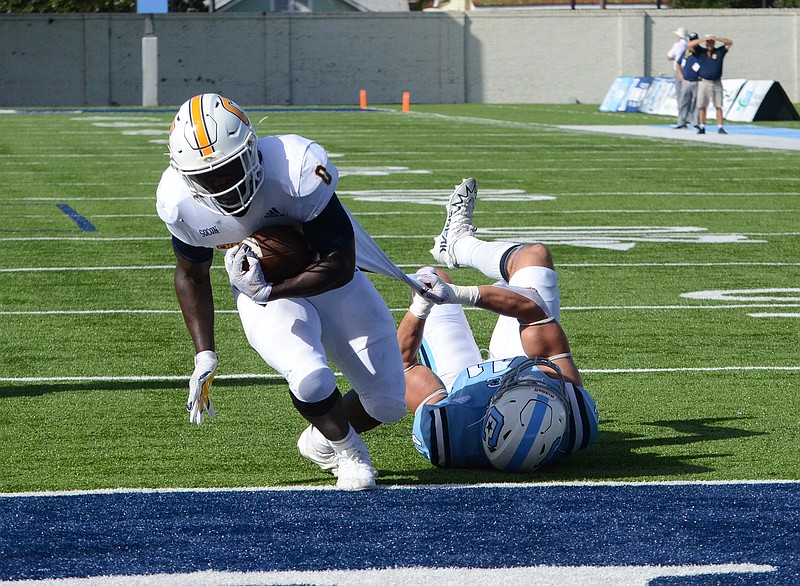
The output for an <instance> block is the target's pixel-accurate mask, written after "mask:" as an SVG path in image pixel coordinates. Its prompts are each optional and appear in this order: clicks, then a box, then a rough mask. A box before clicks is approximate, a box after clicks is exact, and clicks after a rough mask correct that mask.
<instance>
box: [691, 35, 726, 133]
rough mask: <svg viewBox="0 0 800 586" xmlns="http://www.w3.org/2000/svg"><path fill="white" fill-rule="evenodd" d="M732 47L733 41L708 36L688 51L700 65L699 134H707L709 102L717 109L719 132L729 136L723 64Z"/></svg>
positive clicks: (696, 41)
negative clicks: (724, 111) (724, 121)
mask: <svg viewBox="0 0 800 586" xmlns="http://www.w3.org/2000/svg"><path fill="white" fill-rule="evenodd" d="M717 43H722V46H720V47H717ZM732 45H733V41H732V40H730V39H726V38H724V37H717V36H714V35H706V36H705V37H703V38H702V39H695V40H694V41H690V42H689V45H688V49H687V50H690V51H694V52H695V57H696V58H697V61H698V63H699V64H700V69H699V71H698V74H699V75H700V79H699V81H698V85H697V111H698V118H699V122H700V128H699V129H698V130H697V133H698V134H705V133H706V108H708V103H709V101H711V102H712V103H713V104H714V108H716V114H717V129H718V132H719V133H720V134H728V133H727V132H726V131H725V128H723V126H722V62H723V60H724V59H725V55H727V54H728V51H730V48H731V46H732ZM698 47H700V50H698ZM702 49H705V50H704V51H703V50H702Z"/></svg>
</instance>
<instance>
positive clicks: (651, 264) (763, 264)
mask: <svg viewBox="0 0 800 586" xmlns="http://www.w3.org/2000/svg"><path fill="white" fill-rule="evenodd" d="M0 240H2V239H0ZM21 240H30V239H29V238H25V239H21ZM420 264H422V263H405V264H398V265H397V266H399V267H400V268H415V269H416V268H417V267H419V265H420ZM434 264H435V263H434ZM439 266H441V265H439ZM797 266H800V262H764V261H753V262H748V261H731V262H574V263H559V264H558V266H557V267H556V268H560V267H569V268H605V267H619V268H624V267H632V268H640V267H797ZM174 268H175V265H174V264H171V265H143V266H109V267H8V268H0V273H27V272H44V271H53V272H69V271H149V270H171V269H174ZM211 268H212V269H223V268H225V267H223V266H222V265H218V266H212V267H211Z"/></svg>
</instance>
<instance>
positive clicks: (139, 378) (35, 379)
mask: <svg viewBox="0 0 800 586" xmlns="http://www.w3.org/2000/svg"><path fill="white" fill-rule="evenodd" d="M746 371H747V372H753V371H770V372H798V371H800V365H797V366H791V365H789V366H759V365H752V366H686V367H674V368H670V367H665V368H582V369H581V372H582V373H584V374H659V373H672V372H746ZM335 374H336V376H342V373H341V372H336V373H335ZM214 378H215V380H242V379H254V378H255V379H259V378H261V379H279V380H283V376H281V375H279V374H275V373H250V374H247V373H240V374H218V375H217V376H216V377H214ZM188 380H189V377H188V376H185V375H181V376H176V375H163V376H158V375H130V376H126V375H123V376H44V377H39V376H31V377H0V383H59V382H64V383H69V382H90V383H91V382H153V381H155V382H160V381H164V382H173V381H188Z"/></svg>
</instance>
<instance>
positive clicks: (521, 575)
mask: <svg viewBox="0 0 800 586" xmlns="http://www.w3.org/2000/svg"><path fill="white" fill-rule="evenodd" d="M777 571H778V568H777V567H776V566H770V565H763V564H748V563H731V564H686V565H677V564H676V565H657V566H645V565H641V566H633V565H631V566H614V565H609V566H600V565H598V566H546V565H540V566H517V567H510V568H464V567H454V566H450V567H444V568H430V567H424V566H411V567H392V568H370V569H367V570H283V571H272V572H265V571H255V572H230V571H217V570H205V571H199V572H189V573H177V574H138V575H112V576H92V577H89V578H59V579H55V580H13V581H8V582H0V585H6V586H41V585H43V584H48V585H53V586H151V585H153V586H155V585H158V586H185V585H187V584H191V585H193V586H219V585H222V584H224V585H225V586H252V585H254V584H259V585H263V586H274V585H281V586H285V585H286V584H314V585H315V586H338V585H340V584H348V585H349V586H378V585H380V586H417V585H419V584H437V585H438V586H463V585H464V584H496V585H497V586H507V585H512V584H514V585H516V584H537V585H539V586H561V585H563V584H581V585H583V586H600V585H608V586H611V585H613V586H647V584H650V583H651V581H652V580H656V579H658V578H667V577H688V576H704V575H712V576H713V575H719V574H723V575H729V574H763V573H767V572H777Z"/></svg>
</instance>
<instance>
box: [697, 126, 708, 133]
mask: <svg viewBox="0 0 800 586" xmlns="http://www.w3.org/2000/svg"><path fill="white" fill-rule="evenodd" d="M705 133H706V129H705V128H703V127H700V130H698V131H697V134H705Z"/></svg>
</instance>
